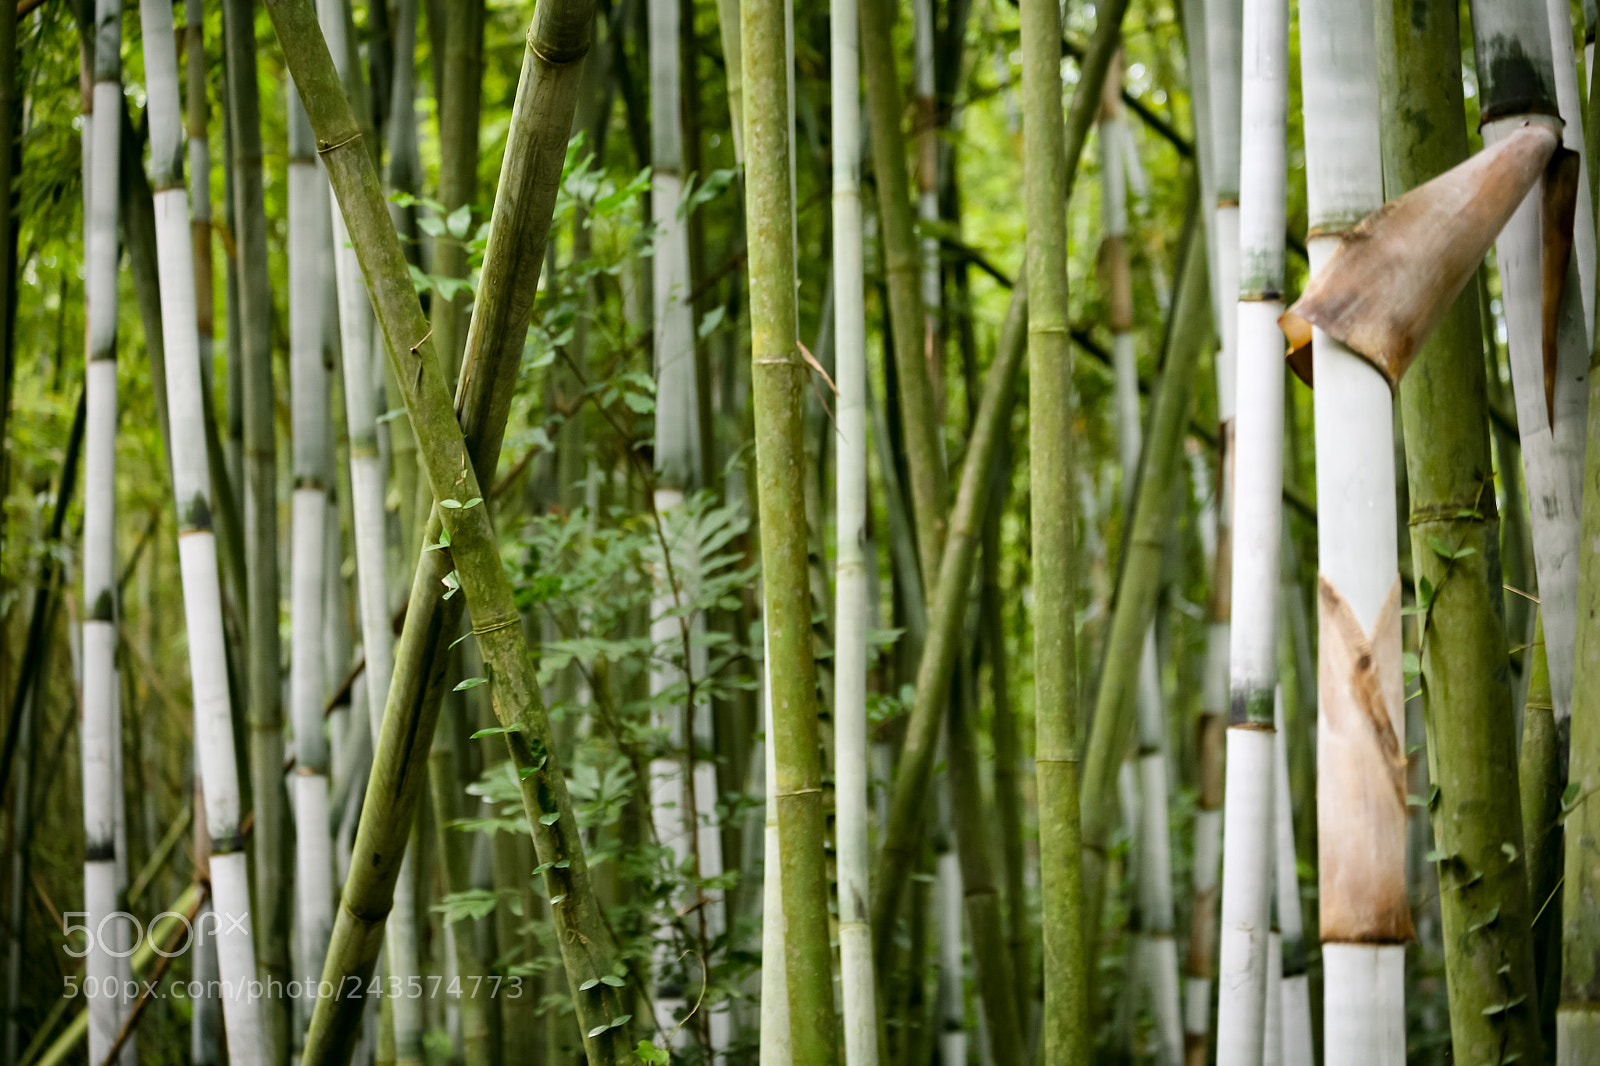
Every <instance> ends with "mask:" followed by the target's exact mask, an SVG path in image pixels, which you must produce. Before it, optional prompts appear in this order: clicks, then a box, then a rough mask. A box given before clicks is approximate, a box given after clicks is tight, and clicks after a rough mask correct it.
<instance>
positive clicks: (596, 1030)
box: [589, 1025, 610, 1039]
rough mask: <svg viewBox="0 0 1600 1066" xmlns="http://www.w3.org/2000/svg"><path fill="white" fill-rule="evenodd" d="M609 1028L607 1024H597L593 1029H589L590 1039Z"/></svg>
mask: <svg viewBox="0 0 1600 1066" xmlns="http://www.w3.org/2000/svg"><path fill="white" fill-rule="evenodd" d="M609 1028H610V1026H607V1025H597V1026H595V1027H594V1028H593V1029H590V1030H589V1036H590V1038H591V1039H592V1038H594V1037H597V1036H599V1035H600V1034H601V1033H603V1032H605V1031H606V1030H607V1029H609Z"/></svg>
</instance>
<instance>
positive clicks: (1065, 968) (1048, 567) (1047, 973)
mask: <svg viewBox="0 0 1600 1066" xmlns="http://www.w3.org/2000/svg"><path fill="white" fill-rule="evenodd" d="M1117 6H1118V5H1117V3H1116V0H1112V3H1111V4H1110V5H1109V7H1110V8H1111V9H1116V8H1117ZM1109 13H1110V12H1108V14H1109ZM1102 18H1104V23H1103V24H1102V25H1101V26H1097V27H1096V37H1097V38H1098V37H1102V36H1106V34H1103V33H1101V30H1102V29H1103V28H1104V26H1107V25H1112V24H1119V23H1120V13H1119V14H1118V15H1117V17H1115V18H1107V17H1105V16H1102ZM1021 20H1022V21H1021V28H1022V96H1023V137H1024V140H1023V158H1022V173H1023V190H1024V196H1025V197H1026V201H1027V219H1028V232H1027V248H1026V263H1027V270H1028V274H1029V276H1030V277H1032V278H1034V279H1035V282H1034V285H1035V287H1036V289H1037V290H1038V291H1037V293H1036V294H1035V295H1034V297H1033V299H1032V302H1031V306H1030V307H1029V313H1028V389H1029V397H1028V448H1029V478H1030V481H1031V483H1032V487H1033V488H1032V493H1033V496H1032V499H1033V502H1032V510H1031V533H1032V538H1033V541H1032V542H1033V602H1034V727H1035V730H1036V733H1037V736H1036V740H1035V748H1034V760H1035V766H1036V770H1035V773H1036V777H1037V781H1038V791H1039V801H1038V802H1039V885H1040V889H1041V891H1042V894H1043V899H1044V916H1043V941H1044V948H1043V952H1044V1016H1043V1032H1042V1034H1041V1041H1040V1044H1041V1059H1040V1061H1041V1062H1042V1063H1043V1064H1044V1066H1061V1064H1067V1063H1072V1064H1076V1063H1082V1062H1087V1061H1088V1052H1089V1039H1088V1032H1087V1029H1088V1026H1087V1021H1088V1006H1089V1003H1088V980H1087V976H1088V975H1087V973H1086V971H1085V969H1084V961H1085V960H1084V950H1083V897H1082V871H1081V867H1080V861H1081V860H1080V858H1079V852H1080V850H1081V847H1080V843H1079V841H1080V837H1079V824H1078V823H1079V817H1078V754H1077V748H1078V723H1077V704H1078V694H1077V655H1076V640H1077V638H1076V635H1075V633H1074V632H1073V624H1074V615H1075V612H1074V610H1073V591H1074V577H1073V572H1072V569H1073V528H1072V527H1073V522H1074V520H1075V519H1074V515H1073V507H1072V488H1073V475H1072V437H1071V424H1072V348H1071V344H1070V341H1069V339H1068V335H1067V329H1068V314H1069V312H1068V305H1067V256H1066V248H1067V216H1066V209H1067V197H1068V194H1069V190H1070V189H1071V180H1070V176H1069V173H1068V167H1069V166H1071V167H1072V168H1073V169H1076V157H1075V156H1068V155H1067V153H1066V151H1065V145H1064V133H1065V131H1064V130H1063V128H1062V122H1061V9H1060V7H1059V6H1058V5H1057V4H1055V3H1053V2H1051V0H1023V3H1022V5H1021ZM1118 28H1119V30H1120V25H1119V26H1118ZM1111 52H1112V50H1111V49H1110V48H1107V49H1105V53H1106V54H1105V62H1104V64H1103V65H1102V67H1101V69H1100V70H1099V72H1098V73H1095V72H1093V71H1090V70H1085V71H1083V72H1082V76H1081V78H1080V82H1079V84H1080V85H1081V86H1094V87H1095V90H1098V88H1099V86H1100V84H1101V82H1103V81H1104V79H1105V70H1106V68H1108V67H1109V66H1110V61H1111ZM1088 65H1089V64H1086V66H1088ZM1077 95H1078V97H1080V98H1082V97H1084V96H1093V97H1095V98H1096V99H1098V95H1099V94H1098V92H1097V91H1089V92H1080V93H1078V94H1077ZM1078 102H1079V101H1078V100H1074V105H1076V104H1077V103H1078ZM1069 159H1070V160H1072V162H1071V163H1069V162H1068V160H1069ZM897 332H898V330H897Z"/></svg>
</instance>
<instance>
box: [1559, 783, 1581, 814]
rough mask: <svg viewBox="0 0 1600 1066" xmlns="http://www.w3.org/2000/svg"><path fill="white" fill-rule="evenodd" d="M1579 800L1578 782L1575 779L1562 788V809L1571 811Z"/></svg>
mask: <svg viewBox="0 0 1600 1066" xmlns="http://www.w3.org/2000/svg"><path fill="white" fill-rule="evenodd" d="M1577 800H1578V782H1576V781H1573V782H1572V783H1570V784H1569V785H1567V787H1566V788H1564V789H1562V790H1561V809H1562V810H1564V811H1570V810H1571V809H1572V808H1573V805H1574V804H1576V803H1577Z"/></svg>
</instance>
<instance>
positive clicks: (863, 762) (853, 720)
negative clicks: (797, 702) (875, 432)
mask: <svg viewBox="0 0 1600 1066" xmlns="http://www.w3.org/2000/svg"><path fill="white" fill-rule="evenodd" d="M869 2H870V0H869ZM828 34H829V41H828V43H829V49H828V52H829V78H830V87H831V100H832V109H831V112H830V115H831V120H832V135H833V136H832V142H833V278H834V298H833V314H834V345H835V351H836V354H835V356H834V366H835V368H836V378H837V382H838V388H839V401H838V414H837V418H836V425H837V428H836V434H837V441H838V443H837V448H838V459H837V475H836V478H837V484H836V492H837V500H836V512H835V514H836V517H835V525H836V529H837V537H838V555H837V558H836V562H835V569H834V580H835V582H836V586H835V592H834V595H835V599H836V603H837V606H836V608H835V611H834V614H835V619H836V621H835V625H836V630H835V641H834V669H833V683H834V695H833V719H834V733H833V739H834V761H833V769H834V804H835V808H836V816H835V817H836V821H835V832H836V834H837V837H838V845H837V846H838V878H839V976H840V981H841V985H842V992H843V998H842V1003H843V1006H844V1046H845V1063H846V1066H877V1064H878V1008H877V1002H876V996H877V983H876V981H875V979H874V977H873V969H872V929H871V926H870V925H869V924H868V914H869V908H868V901H869V900H870V898H871V896H870V890H869V888H868V885H869V880H868V876H869V875H868V863H869V853H868V844H867V825H868V813H869V812H868V809H867V782H868V780H869V777H870V774H869V771H868V768H867V659H868V656H867V635H868V627H869V624H870V623H869V613H868V607H867V604H868V599H867V596H868V590H869V588H870V586H871V584H872V582H871V579H870V577H869V575H868V572H867V568H868V567H869V566H873V567H875V566H876V565H877V557H876V556H875V555H874V556H871V557H869V556H867V554H866V552H865V550H864V549H865V547H866V535H867V531H866V517H867V507H868V496H867V493H868V485H867V349H866V341H867V338H866V292H865V274H864V267H863V252H862V242H861V188H860V176H859V171H860V161H861V55H860V48H859V43H858V35H859V27H858V24H857V20H856V0H832V3H831V4H830V5H829V20H828ZM732 77H733V76H732V74H731V72H730V75H729V78H730V81H731V80H732ZM741 143H742V142H741Z"/></svg>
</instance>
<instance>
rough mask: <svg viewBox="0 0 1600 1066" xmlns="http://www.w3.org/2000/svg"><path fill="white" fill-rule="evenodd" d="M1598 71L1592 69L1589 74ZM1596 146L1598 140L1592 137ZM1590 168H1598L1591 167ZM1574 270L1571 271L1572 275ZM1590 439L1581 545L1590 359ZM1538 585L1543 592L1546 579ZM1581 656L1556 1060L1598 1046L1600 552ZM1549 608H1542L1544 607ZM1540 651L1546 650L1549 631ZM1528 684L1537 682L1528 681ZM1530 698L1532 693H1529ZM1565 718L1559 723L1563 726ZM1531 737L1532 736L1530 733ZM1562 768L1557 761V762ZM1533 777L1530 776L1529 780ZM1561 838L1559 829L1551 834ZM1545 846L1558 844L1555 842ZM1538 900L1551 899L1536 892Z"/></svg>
mask: <svg viewBox="0 0 1600 1066" xmlns="http://www.w3.org/2000/svg"><path fill="white" fill-rule="evenodd" d="M1592 74H1593V72H1592V71H1591V76H1592ZM1595 88H1596V84H1595V82H1594V81H1592V80H1591V81H1590V83H1589V122H1590V125H1591V127H1593V128H1594V129H1596V130H1600V126H1595V124H1594V123H1595V119H1596V117H1597V116H1600V94H1597V93H1596V92H1595ZM1589 143H1590V144H1591V145H1593V144H1594V143H1595V140H1591V141H1590V142H1589ZM1590 173H1591V174H1592V173H1594V171H1593V170H1592V169H1591V171H1590ZM1568 276H1569V278H1570V276H1571V274H1570V272H1569V274H1568ZM1589 365H1590V367H1591V373H1590V376H1589V392H1590V395H1589V415H1588V439H1587V445H1586V448H1585V451H1584V457H1583V480H1582V483H1581V484H1580V486H1579V489H1580V491H1581V492H1582V493H1583V510H1582V514H1581V517H1580V523H1581V534H1580V537H1579V543H1580V544H1593V543H1594V538H1595V537H1596V536H1597V535H1600V396H1596V395H1595V391H1596V389H1597V388H1600V383H1597V381H1596V379H1595V376H1594V374H1593V373H1592V368H1593V366H1594V361H1593V351H1591V358H1590V364H1589ZM1540 591H1541V592H1543V586H1541V588H1540ZM1577 599H1578V633H1577V656H1576V659H1575V666H1574V670H1573V678H1572V717H1571V723H1570V729H1571V733H1570V737H1569V747H1568V756H1567V758H1568V762H1567V768H1566V769H1567V780H1568V782H1569V783H1568V785H1567V788H1566V791H1565V792H1564V793H1562V797H1561V803H1562V811H1563V813H1564V814H1565V815H1566V823H1565V836H1566V840H1565V847H1566V854H1565V858H1564V860H1563V877H1562V881H1561V901H1560V902H1561V1006H1560V1009H1559V1011H1558V1013H1557V1014H1556V1056H1555V1060H1556V1063H1557V1066H1576V1064H1577V1063H1581V1062H1587V1061H1591V1060H1592V1059H1593V1058H1594V1056H1595V1054H1596V1052H1597V1050H1600V911H1597V909H1596V908H1595V906H1594V898H1595V893H1596V891H1597V890H1600V802H1597V801H1596V799H1595V792H1596V790H1597V789H1600V691H1597V688H1600V625H1596V622H1595V615H1596V611H1597V609H1600V553H1596V552H1593V551H1582V552H1580V553H1579V563H1578V595H1577ZM1542 613H1543V611H1542V608H1541V614H1542ZM1539 641H1540V646H1539V649H1538V650H1539V651H1543V649H1544V638H1543V634H1541V635H1540V637H1539ZM1529 688H1530V691H1531V689H1532V686H1531V685H1530V686H1529ZM1530 698H1531V697H1530ZM1559 722H1560V720H1559V718H1557V727H1558V728H1559ZM1524 743H1526V740H1524ZM1557 769H1558V770H1559V769H1560V767H1559V763H1558V764H1557ZM1530 784H1531V782H1530ZM1550 835H1551V836H1552V837H1559V835H1560V833H1559V832H1556V833H1551V834H1550ZM1540 846H1541V847H1553V848H1559V847H1560V844H1558V843H1556V842H1555V841H1546V840H1541V841H1540ZM1533 902H1534V905H1535V906H1536V907H1538V906H1542V905H1545V900H1543V899H1538V898H1536V899H1535V900H1534V901H1533Z"/></svg>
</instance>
